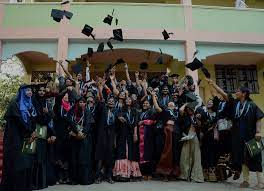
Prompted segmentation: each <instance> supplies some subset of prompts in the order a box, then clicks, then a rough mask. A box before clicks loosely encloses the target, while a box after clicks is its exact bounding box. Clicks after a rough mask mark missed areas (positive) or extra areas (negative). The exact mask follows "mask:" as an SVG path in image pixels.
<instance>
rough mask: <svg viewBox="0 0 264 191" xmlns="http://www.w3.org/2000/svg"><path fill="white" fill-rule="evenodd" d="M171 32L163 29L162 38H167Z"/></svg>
mask: <svg viewBox="0 0 264 191" xmlns="http://www.w3.org/2000/svg"><path fill="white" fill-rule="evenodd" d="M172 34H173V33H168V32H167V31H166V30H165V29H164V30H163V31H162V35H163V37H164V40H168V39H169V38H170V35H172Z"/></svg>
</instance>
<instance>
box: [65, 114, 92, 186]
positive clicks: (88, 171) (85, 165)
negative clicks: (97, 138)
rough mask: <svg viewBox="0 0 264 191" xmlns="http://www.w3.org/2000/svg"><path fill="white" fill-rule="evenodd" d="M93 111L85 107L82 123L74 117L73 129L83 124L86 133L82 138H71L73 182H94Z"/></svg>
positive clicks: (83, 183) (75, 130)
mask: <svg viewBox="0 0 264 191" xmlns="http://www.w3.org/2000/svg"><path fill="white" fill-rule="evenodd" d="M92 122H93V121H92V113H91V112H90V110H89V109H85V111H84V116H83V122H82V124H80V123H78V121H76V120H75V118H73V125H74V126H73V127H72V130H73V132H75V133H78V131H77V127H76V126H77V125H82V129H81V131H82V132H83V133H84V134H85V135H86V137H85V138H84V139H82V140H78V139H76V138H75V137H71V138H70V143H71V145H70V148H71V149H70V151H71V159H70V175H71V179H72V181H73V182H75V183H78V184H81V185H88V184H92V183H93V176H92V173H93V172H92V165H93V161H92V151H93V148H92V147H93V135H92Z"/></svg>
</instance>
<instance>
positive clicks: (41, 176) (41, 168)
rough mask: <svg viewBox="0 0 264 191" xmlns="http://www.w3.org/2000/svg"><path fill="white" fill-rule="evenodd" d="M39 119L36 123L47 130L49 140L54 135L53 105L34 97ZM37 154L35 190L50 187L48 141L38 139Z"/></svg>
mask: <svg viewBox="0 0 264 191" xmlns="http://www.w3.org/2000/svg"><path fill="white" fill-rule="evenodd" d="M33 102H34V105H35V108H36V112H37V117H36V123H37V124H39V125H41V126H46V128H47V138H48V137H49V136H51V135H53V134H54V131H53V129H52V128H53V127H52V123H51V121H52V117H53V112H52V110H51V109H52V108H51V104H50V103H49V102H48V100H47V99H46V98H45V97H43V98H41V97H34V99H33ZM43 108H48V110H49V112H48V113H44V112H43ZM36 141H37V146H36V154H35V156H34V162H33V171H32V184H33V188H34V189H43V188H46V187H48V179H47V178H48V174H47V168H48V166H47V163H48V142H47V139H37V140H36Z"/></svg>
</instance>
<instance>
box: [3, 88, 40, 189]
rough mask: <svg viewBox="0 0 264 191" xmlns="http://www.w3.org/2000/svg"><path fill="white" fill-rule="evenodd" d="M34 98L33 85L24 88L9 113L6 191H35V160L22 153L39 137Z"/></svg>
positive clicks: (5, 167) (5, 151)
mask: <svg viewBox="0 0 264 191" xmlns="http://www.w3.org/2000/svg"><path fill="white" fill-rule="evenodd" d="M31 97H32V89H31V86H29V85H24V86H21V87H20V88H19V90H18V94H17V97H16V99H14V100H12V101H11V103H10V104H9V106H8V108H7V111H6V114H5V120H6V122H7V123H6V128H5V134H4V163H3V166H4V169H3V180H2V188H3V190H8V191H21V190H23V191H30V190H32V185H31V166H32V160H33V158H32V156H31V155H30V154H28V153H27V152H22V148H23V144H24V143H33V141H35V138H36V134H35V133H34V130H35V122H34V118H35V117H36V115H37V113H36V110H35V107H34V105H33V103H32V99H31Z"/></svg>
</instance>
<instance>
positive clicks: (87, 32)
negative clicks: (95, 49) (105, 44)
mask: <svg viewBox="0 0 264 191" xmlns="http://www.w3.org/2000/svg"><path fill="white" fill-rule="evenodd" d="M92 32H93V27H91V26H89V25H84V27H83V30H82V33H83V34H85V35H86V36H88V37H89V36H92V38H93V39H94V40H95V37H94V35H93V34H92Z"/></svg>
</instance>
